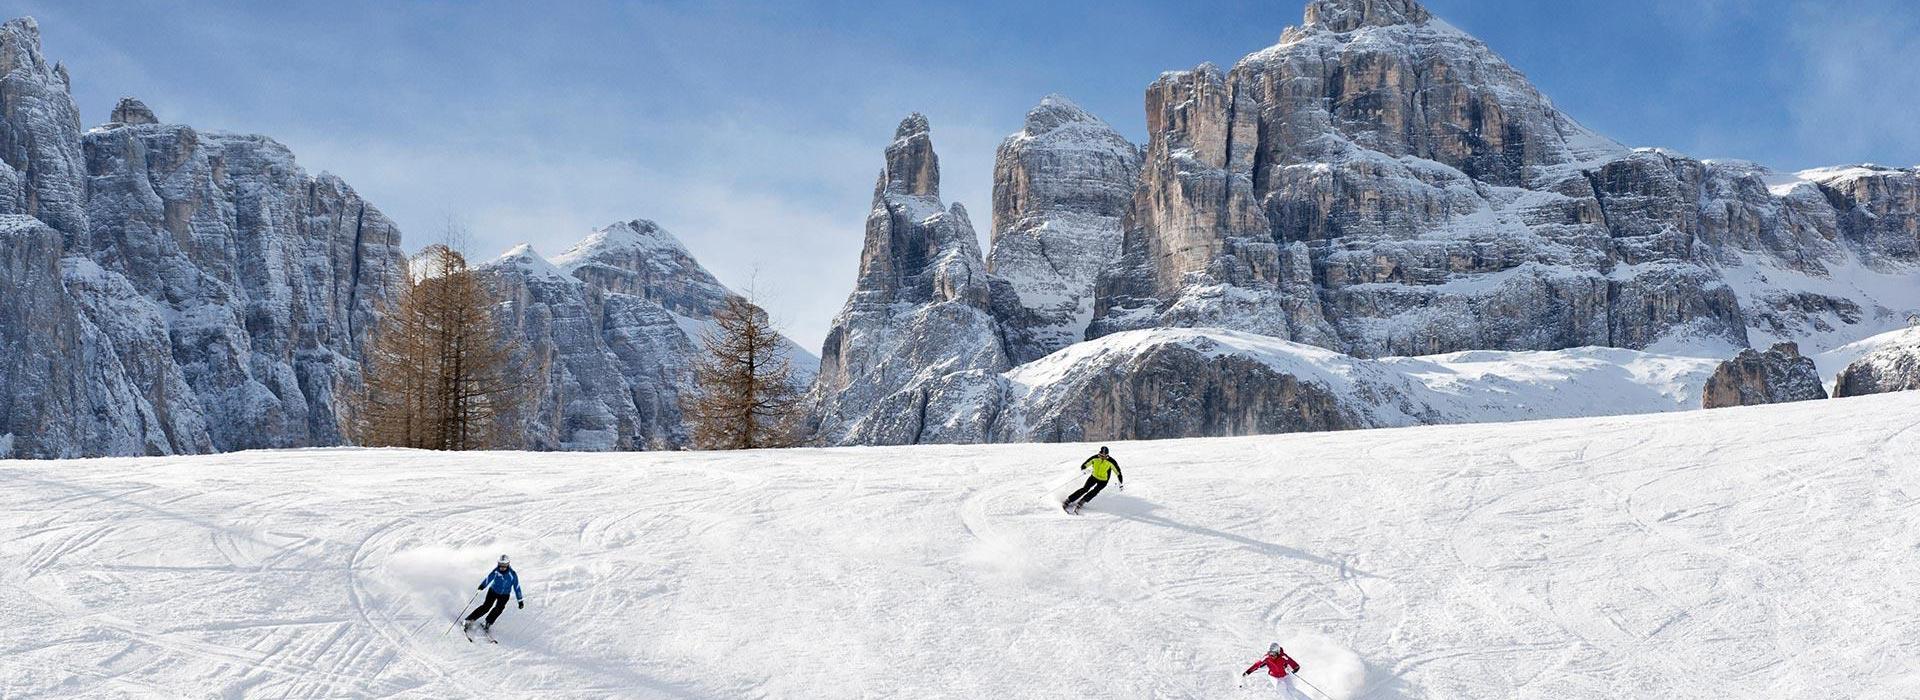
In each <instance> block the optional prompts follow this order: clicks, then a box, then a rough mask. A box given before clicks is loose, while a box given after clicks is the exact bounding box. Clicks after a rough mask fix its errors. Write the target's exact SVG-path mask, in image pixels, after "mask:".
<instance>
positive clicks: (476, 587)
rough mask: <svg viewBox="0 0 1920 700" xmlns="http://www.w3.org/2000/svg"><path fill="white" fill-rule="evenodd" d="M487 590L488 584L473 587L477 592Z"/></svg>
mask: <svg viewBox="0 0 1920 700" xmlns="http://www.w3.org/2000/svg"><path fill="white" fill-rule="evenodd" d="M486 589H487V584H484V583H483V584H480V585H478V586H474V587H473V590H476V591H484V590H486Z"/></svg>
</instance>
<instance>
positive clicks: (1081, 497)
mask: <svg viewBox="0 0 1920 700" xmlns="http://www.w3.org/2000/svg"><path fill="white" fill-rule="evenodd" d="M1106 487H1107V482H1104V481H1101V480H1099V479H1096V478H1093V477H1091V476H1089V477H1087V483H1085V484H1083V485H1081V486H1080V490H1078V491H1075V492H1073V495H1071V496H1068V497H1067V502H1068V503H1073V502H1074V501H1079V502H1081V503H1086V502H1087V501H1091V500H1093V497H1094V496H1098V495H1100V489H1104V488H1106Z"/></svg>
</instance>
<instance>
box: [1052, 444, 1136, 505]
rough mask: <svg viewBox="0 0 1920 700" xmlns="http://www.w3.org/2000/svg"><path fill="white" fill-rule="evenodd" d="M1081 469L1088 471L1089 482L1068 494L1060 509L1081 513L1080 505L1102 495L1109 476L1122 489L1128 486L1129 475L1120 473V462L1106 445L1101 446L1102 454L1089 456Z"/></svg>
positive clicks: (1081, 465)
mask: <svg viewBox="0 0 1920 700" xmlns="http://www.w3.org/2000/svg"><path fill="white" fill-rule="evenodd" d="M1080 471H1083V472H1087V483H1086V484H1084V485H1082V486H1081V487H1080V490H1078V491H1075V492H1073V495H1071V496H1068V497H1067V502H1066V503H1062V504H1060V509H1061V510H1064V511H1066V512H1068V513H1076V514H1077V513H1079V512H1080V506H1084V505H1086V504H1087V501H1091V500H1093V497H1094V496H1098V495H1100V489H1104V488H1106V487H1107V478H1108V477H1109V476H1111V477H1112V478H1113V480H1114V483H1116V484H1119V486H1120V488H1121V489H1123V490H1124V489H1126V488H1127V477H1126V475H1125V474H1122V473H1120V462H1119V461H1117V460H1115V459H1114V458H1113V455H1110V454H1107V448H1105V447H1102V448H1100V454H1097V455H1094V456H1092V457H1088V458H1087V461H1085V462H1081V463H1080Z"/></svg>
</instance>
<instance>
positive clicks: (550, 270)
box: [483, 243, 577, 282]
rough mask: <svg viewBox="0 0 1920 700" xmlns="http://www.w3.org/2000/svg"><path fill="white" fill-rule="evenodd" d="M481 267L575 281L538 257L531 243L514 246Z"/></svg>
mask: <svg viewBox="0 0 1920 700" xmlns="http://www.w3.org/2000/svg"><path fill="white" fill-rule="evenodd" d="M483 267H513V268H517V269H520V270H523V271H525V272H527V273H529V274H533V275H538V276H541V277H549V278H553V279H561V280H566V281H568V282H576V281H577V280H575V279H574V278H572V277H569V276H568V275H567V274H566V273H564V272H561V271H560V268H558V267H555V266H554V264H553V263H552V262H549V261H548V260H547V259H546V258H545V257H544V256H542V255H540V253H539V252H538V251H535V250H534V249H533V244H531V243H522V244H520V245H517V246H514V247H513V248H512V249H510V250H508V251H507V252H505V253H501V254H500V257H497V258H494V259H493V260H492V261H491V262H489V263H487V264H486V265H484V266H483Z"/></svg>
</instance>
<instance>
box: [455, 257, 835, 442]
mask: <svg viewBox="0 0 1920 700" xmlns="http://www.w3.org/2000/svg"><path fill="white" fill-rule="evenodd" d="M481 269H482V271H483V272H484V274H486V275H487V277H488V279H489V280H490V281H491V282H492V284H494V285H495V288H496V289H498V290H499V291H500V292H501V293H502V294H503V295H504V296H506V298H507V300H508V302H509V303H508V304H506V305H505V307H504V308H503V309H502V311H501V319H502V321H503V324H504V325H505V326H506V327H507V328H509V329H511V330H512V331H513V333H514V334H515V336H516V337H517V338H518V340H519V342H520V345H521V347H522V350H523V354H522V356H521V362H523V363H525V365H526V366H527V367H528V368H529V369H530V370H531V372H530V373H531V374H532V375H534V376H535V377H536V378H537V380H536V388H537V390H538V396H537V401H536V403H535V405H534V406H533V407H530V408H529V410H528V411H527V412H526V415H524V416H521V417H520V419H521V422H522V424H523V428H522V431H523V434H524V436H525V439H526V447H528V448H531V449H540V450H651V449H677V448H680V447H683V446H685V445H686V443H687V438H688V429H687V427H686V425H685V424H684V423H683V422H682V418H681V413H680V400H681V398H682V395H683V394H684V393H686V392H687V391H688V390H689V389H690V387H691V385H692V381H693V369H692V368H693V364H694V362H695V361H696V360H697V359H698V358H699V356H700V354H701V353H702V352H703V350H702V349H701V346H700V337H701V335H702V334H703V333H704V332H706V331H707V329H708V328H709V327H710V325H711V320H712V318H713V312H714V311H715V310H717V309H719V308H720V307H721V306H722V305H724V304H725V302H726V299H727V297H728V296H730V295H732V294H733V292H732V291H731V290H729V289H727V288H726V286H724V285H722V284H721V283H720V281H719V280H717V279H715V278H714V276H713V275H712V274H710V273H708V272H707V270H706V268H704V267H701V266H700V263H699V262H698V261H696V260H694V258H693V255H692V254H691V253H689V252H687V249H686V248H685V247H684V246H682V245H681V243H680V241H679V240H678V239H675V238H674V237H673V235H672V234H670V233H668V232H667V231H666V230H664V229H662V228H660V226H659V225H657V224H655V223H654V222H651V221H646V220H634V221H625V222H620V223H615V224H612V225H609V226H606V227H603V228H600V229H596V230H595V231H593V232H592V233H591V234H589V235H588V236H587V237H586V238H585V239H583V240H581V241H580V242H579V243H577V244H575V245H574V246H573V247H571V248H569V249H568V250H567V251H566V252H564V253H561V254H560V255H557V256H555V257H554V258H553V260H552V261H549V260H547V259H546V258H544V257H541V256H540V254H539V253H537V252H535V251H534V250H533V248H532V247H531V246H526V245H523V246H520V247H517V248H514V249H513V250H511V251H508V252H507V253H506V254H505V255H503V256H501V257H500V258H498V259H496V260H494V261H492V262H490V263H487V264H486V265H483V266H482V267H481ZM787 354H788V357H789V358H790V360H791V362H792V364H793V367H794V370H795V377H794V380H795V381H796V383H797V384H798V385H800V386H805V385H806V384H807V383H808V382H810V381H811V380H812V378H813V372H814V369H815V367H816V366H817V365H818V360H817V359H815V358H814V357H813V356H812V355H811V354H808V353H807V352H805V351H804V350H801V349H800V348H799V346H797V345H792V344H791V343H789V344H788V347H787Z"/></svg>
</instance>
